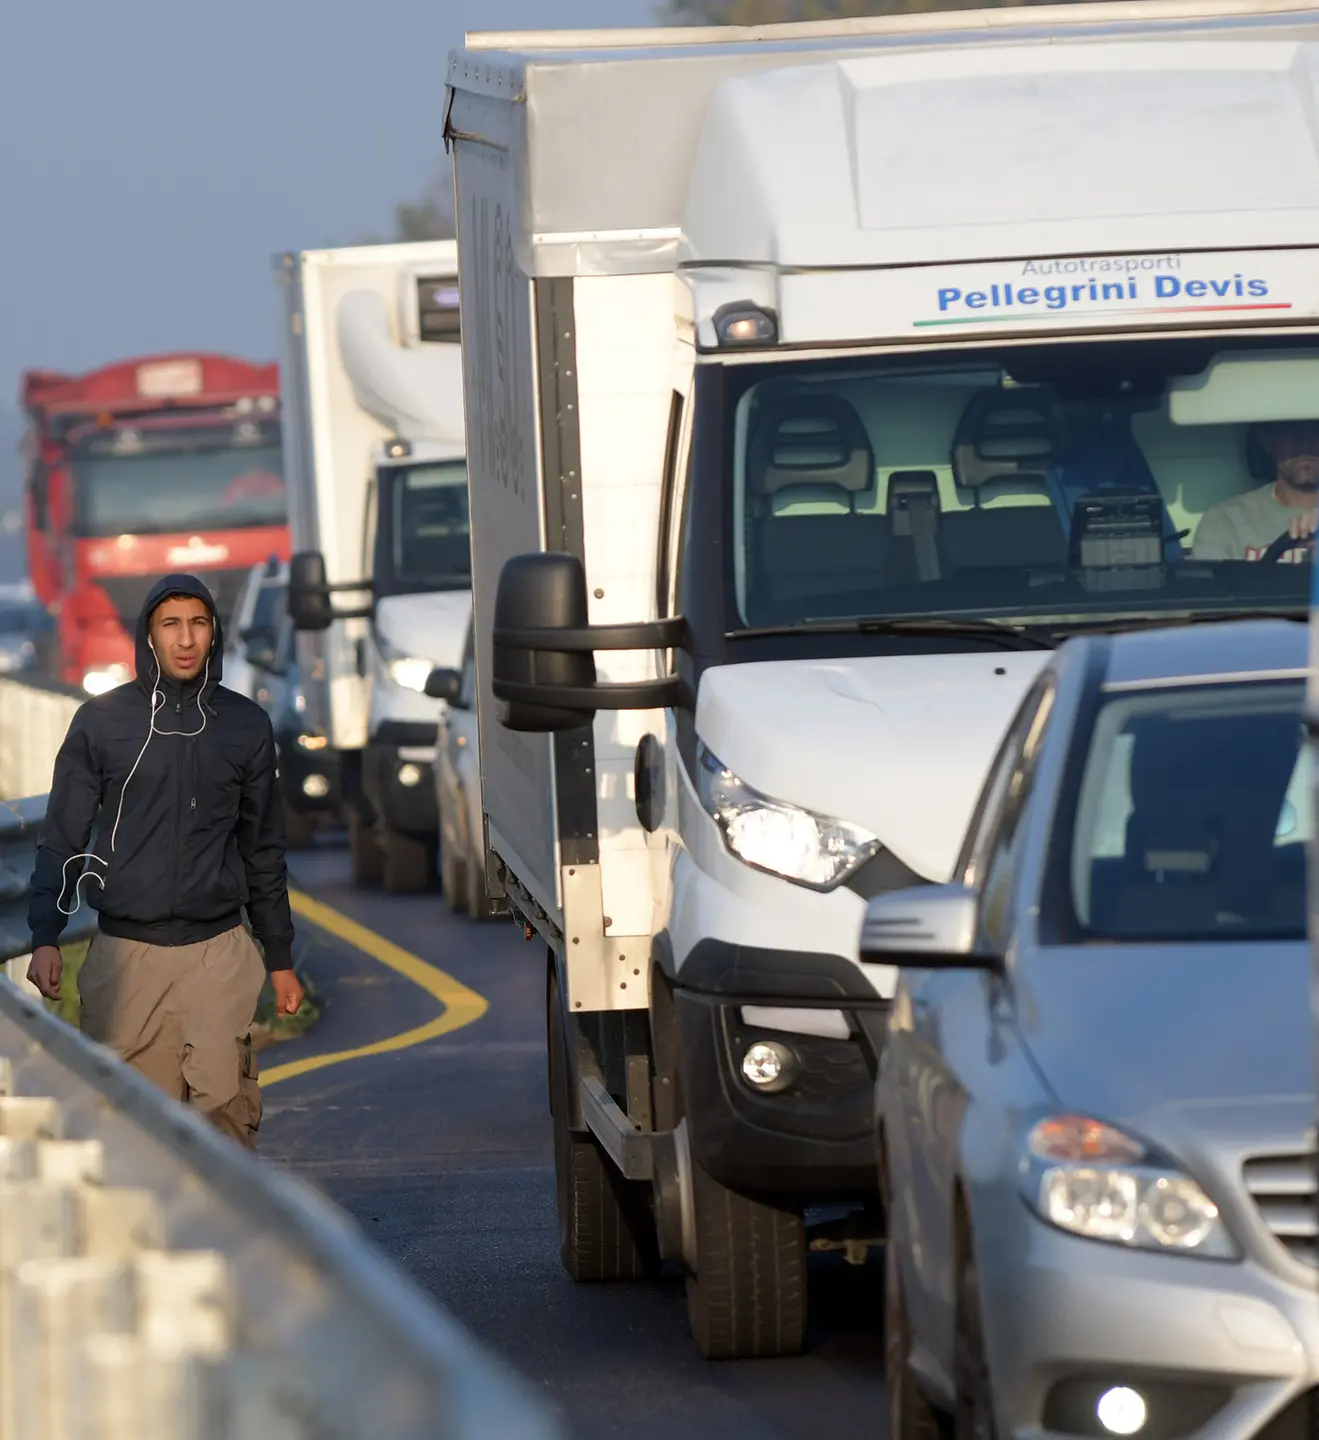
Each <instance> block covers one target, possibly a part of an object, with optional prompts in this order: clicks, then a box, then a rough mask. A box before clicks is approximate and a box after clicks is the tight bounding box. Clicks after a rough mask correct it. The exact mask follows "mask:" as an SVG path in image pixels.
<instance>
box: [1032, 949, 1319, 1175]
mask: <svg viewBox="0 0 1319 1440" xmlns="http://www.w3.org/2000/svg"><path fill="white" fill-rule="evenodd" d="M1311 967H1312V961H1311V957H1310V950H1309V947H1308V945H1307V944H1306V943H1305V942H1304V941H1288V942H1272V943H1258V944H1197V945H1162V946H1155V945H1150V946H1143V945H1142V946H1136V945H1132V946H1121V947H1117V946H1086V947H1084V948H1081V947H1076V948H1070V947H1069V948H1053V949H1044V950H1037V951H1034V952H1033V953H1032V954H1030V955H1029V956H1027V957H1023V958H1022V959H1021V960H1019V961H1018V962H1017V965H1016V971H1015V986H1014V988H1015V989H1016V993H1017V1021H1018V1025H1019V1027H1020V1033H1021V1036H1022V1039H1023V1041H1024V1043H1025V1045H1026V1048H1027V1050H1028V1051H1029V1053H1030V1055H1031V1056H1032V1057H1033V1059H1034V1061H1035V1064H1036V1066H1037V1068H1038V1070H1039V1071H1040V1074H1041V1077H1042V1078H1043V1080H1044V1081H1045V1083H1046V1085H1047V1086H1048V1088H1049V1089H1050V1090H1051V1091H1052V1092H1053V1094H1054V1097H1055V1098H1056V1100H1057V1102H1058V1104H1059V1105H1060V1106H1061V1108H1062V1109H1064V1110H1066V1111H1070V1112H1076V1113H1084V1114H1087V1115H1093V1116H1095V1117H1097V1118H1099V1119H1102V1120H1108V1121H1110V1122H1111V1123H1113V1124H1116V1125H1122V1126H1128V1127H1130V1128H1131V1129H1133V1130H1135V1131H1136V1132H1137V1133H1139V1134H1142V1135H1146V1136H1148V1137H1149V1138H1150V1139H1153V1140H1156V1141H1158V1142H1160V1143H1164V1144H1167V1145H1169V1146H1170V1147H1171V1148H1172V1149H1173V1150H1174V1151H1184V1150H1185V1149H1186V1148H1187V1140H1188V1136H1189V1135H1190V1134H1191V1133H1192V1132H1193V1131H1202V1130H1203V1129H1204V1128H1205V1126H1206V1125H1207V1123H1208V1121H1207V1118H1206V1117H1208V1116H1209V1115H1211V1114H1215V1115H1217V1116H1218V1117H1219V1121H1218V1122H1216V1123H1221V1125H1222V1126H1224V1127H1226V1128H1229V1129H1238V1130H1240V1131H1241V1133H1242V1134H1243V1135H1246V1134H1253V1135H1254V1137H1255V1138H1256V1139H1257V1140H1259V1141H1261V1142H1265V1137H1266V1133H1267V1132H1269V1131H1271V1129H1272V1128H1274V1127H1275V1125H1276V1124H1277V1117H1279V1116H1280V1115H1285V1116H1290V1117H1302V1118H1293V1119H1287V1120H1285V1122H1284V1128H1285V1129H1287V1130H1289V1131H1290V1130H1296V1131H1297V1133H1298V1134H1300V1133H1302V1132H1303V1131H1304V1130H1305V1129H1307V1128H1308V1127H1309V1126H1310V1125H1312V1124H1313V1121H1314V1112H1315V1017H1314V1013H1313V1011H1312V1009H1311V1004H1310V990H1311V978H1312V968H1311ZM1293 1138H1295V1137H1293Z"/></svg>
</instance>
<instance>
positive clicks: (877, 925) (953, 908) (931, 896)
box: [861, 885, 1002, 970]
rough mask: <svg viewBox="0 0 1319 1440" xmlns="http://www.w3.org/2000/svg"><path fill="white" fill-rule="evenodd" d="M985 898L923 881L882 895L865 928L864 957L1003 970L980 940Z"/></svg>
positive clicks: (908, 964)
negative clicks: (979, 922) (979, 921)
mask: <svg viewBox="0 0 1319 1440" xmlns="http://www.w3.org/2000/svg"><path fill="white" fill-rule="evenodd" d="M978 909H979V899H978V896H977V895H976V892H975V891H974V890H970V889H968V888H967V887H966V886H965V885H917V886H912V887H911V888H909V889H906V890H890V891H888V892H887V894H883V895H876V896H875V897H874V898H873V899H872V900H871V901H870V902H869V903H868V904H867V906H866V918H865V922H864V923H863V925H862V927H861V960H862V962H863V963H864V964H867V965H894V966H897V967H898V968H900V969H914V970H1000V969H1002V960H1001V959H1000V958H999V957H998V956H996V955H989V954H986V953H985V952H984V951H983V950H981V949H980V948H979V947H978V946H977V944H976V939H977V930H978V925H977V912H978Z"/></svg>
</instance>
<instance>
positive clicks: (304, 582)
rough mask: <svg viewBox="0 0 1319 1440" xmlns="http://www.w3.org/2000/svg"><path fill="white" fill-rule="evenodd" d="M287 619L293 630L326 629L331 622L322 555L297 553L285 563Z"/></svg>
mask: <svg viewBox="0 0 1319 1440" xmlns="http://www.w3.org/2000/svg"><path fill="white" fill-rule="evenodd" d="M288 607H289V618H290V619H291V620H292V621H293V628H294V629H295V630H328V629H329V628H330V625H331V624H332V622H333V620H334V608H333V606H332V604H331V601H330V587H329V584H328V582H327V581H326V578H325V556H324V555H322V554H321V552H320V551H319V550H301V551H299V552H298V554H296V555H295V556H294V557H293V558H292V559H291V560H290V561H289V592H288Z"/></svg>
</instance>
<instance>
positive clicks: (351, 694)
mask: <svg viewBox="0 0 1319 1440" xmlns="http://www.w3.org/2000/svg"><path fill="white" fill-rule="evenodd" d="M278 270H279V283H280V289H281V293H282V295H283V299H284V305H285V321H286V325H285V330H286V364H287V366H288V371H289V375H290V376H291V377H292V378H291V382H290V385H289V387H288V390H289V396H288V414H289V421H288V424H287V430H288V435H289V441H288V444H289V453H290V476H291V479H290V485H291V488H292V492H293V498H292V503H291V506H290V517H291V525H292V531H293V546H294V549H295V551H296V554H295V555H294V558H293V561H292V563H291V565H290V591H289V608H290V614H291V615H292V617H293V622H294V625H295V627H296V628H297V630H298V632H299V636H300V639H299V664H300V672H301V675H302V683H303V686H304V688H305V691H306V697H307V707H308V715H309V718H310V720H311V723H313V724H314V725H316V727H317V728H318V733H320V734H323V735H324V736H326V737H327V739H328V741H329V745H330V748H331V749H332V750H333V751H334V753H335V755H336V757H337V761H338V769H339V776H340V783H341V792H342V800H343V808H344V815H345V819H346V821H347V824H348V836H349V847H350V851H351V855H352V867H353V878H354V882H355V883H357V884H359V885H377V884H382V883H383V885H384V886H385V888H386V889H387V890H390V891H408V890H420V889H424V888H426V887H427V886H428V885H430V884H432V883H433V882H434V880H435V877H436V872H437V847H438V843H439V823H438V816H437V813H436V809H435V785H434V778H433V777H434V768H433V767H434V761H435V741H436V727H437V723H438V720H439V717H440V714H441V713H442V710H443V701H442V700H437V699H436V698H434V697H432V696H430V695H428V694H427V693H426V679H427V677H428V676H429V674H430V672H431V670H432V669H433V668H435V667H436V666H456V665H457V664H458V663H459V659H460V656H461V654H462V644H463V636H464V634H465V632H466V628H467V624H468V619H469V616H470V613H471V591H470V586H471V558H470V549H469V527H468V507H467V468H466V459H465V455H466V450H465V442H464V435H463V399H462V397H463V391H462V372H461V359H460V351H459V317H458V296H457V247H456V246H455V244H454V243H453V242H452V241H435V242H426V243H422V244H415V245H385V246H357V247H352V248H348V249H343V250H320V251H304V252H299V253H294V254H289V255H286V256H283V257H281V259H280V261H279V264H278Z"/></svg>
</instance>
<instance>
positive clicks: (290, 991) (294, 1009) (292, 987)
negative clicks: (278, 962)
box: [32, 951, 302, 1015]
mask: <svg viewBox="0 0 1319 1440" xmlns="http://www.w3.org/2000/svg"><path fill="white" fill-rule="evenodd" d="M58 953H59V952H58V951H56V954H57V955H58ZM32 963H33V964H34V965H35V964H36V957H35V956H34V957H33V961H32ZM58 983H59V982H58V980H57V981H56V984H57V985H58ZM270 983H271V985H272V986H273V987H274V991H275V1014H276V1015H296V1014H297V1013H298V1011H299V1010H301V1009H302V982H301V981H300V980H299V979H298V976H297V972H296V971H294V970H272V971H271V972H270Z"/></svg>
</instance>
